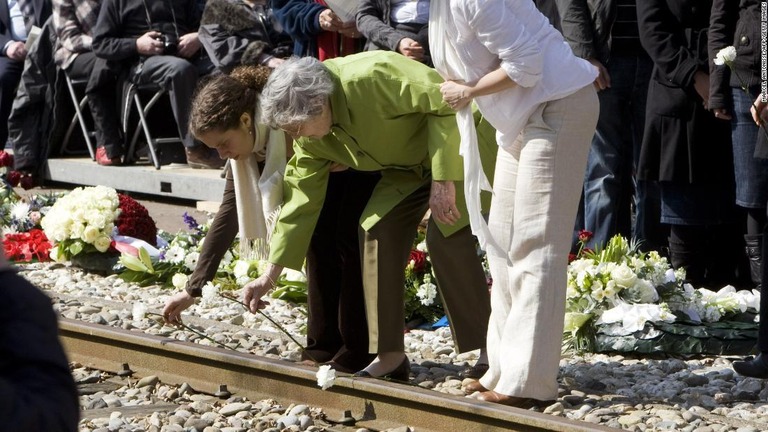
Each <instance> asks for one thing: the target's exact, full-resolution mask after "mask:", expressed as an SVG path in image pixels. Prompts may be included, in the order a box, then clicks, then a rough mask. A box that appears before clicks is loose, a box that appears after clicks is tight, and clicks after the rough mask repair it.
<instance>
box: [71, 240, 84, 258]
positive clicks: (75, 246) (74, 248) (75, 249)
mask: <svg viewBox="0 0 768 432" xmlns="http://www.w3.org/2000/svg"><path fill="white" fill-rule="evenodd" d="M82 251H83V242H81V241H80V240H75V241H74V242H72V244H71V245H69V254H70V255H77V254H79V253H80V252H82Z"/></svg>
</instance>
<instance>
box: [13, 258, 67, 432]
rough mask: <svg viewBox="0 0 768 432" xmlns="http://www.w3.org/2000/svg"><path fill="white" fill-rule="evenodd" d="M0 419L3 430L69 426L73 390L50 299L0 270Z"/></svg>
mask: <svg viewBox="0 0 768 432" xmlns="http://www.w3.org/2000/svg"><path fill="white" fill-rule="evenodd" d="M0 287H2V290H3V301H2V302H0V419H2V421H3V425H2V430H3V431H6V432H29V431H46V432H75V431H76V430H77V423H78V417H79V415H80V411H79V408H78V398H77V390H76V388H75V382H74V380H73V379H72V374H71V373H70V371H69V365H68V362H67V358H66V356H65V355H64V350H63V349H62V346H61V344H60V343H59V337H58V328H57V323H56V315H55V314H54V312H53V308H52V307H51V300H50V299H49V298H48V296H46V295H45V294H43V293H42V292H40V290H38V289H37V288H35V287H34V286H33V285H32V284H30V283H29V282H28V281H27V280H26V279H24V278H22V277H21V276H19V275H17V274H15V273H14V272H13V271H11V270H8V269H3V270H0Z"/></svg>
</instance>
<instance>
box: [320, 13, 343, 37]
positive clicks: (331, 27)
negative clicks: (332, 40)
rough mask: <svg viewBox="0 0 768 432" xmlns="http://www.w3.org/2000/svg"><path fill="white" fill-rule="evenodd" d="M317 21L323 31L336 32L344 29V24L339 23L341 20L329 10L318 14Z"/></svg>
mask: <svg viewBox="0 0 768 432" xmlns="http://www.w3.org/2000/svg"><path fill="white" fill-rule="evenodd" d="M318 21H319V22H320V28H321V29H323V30H325V31H332V32H338V31H339V30H341V29H342V28H343V27H344V22H342V21H341V18H339V16H338V15H336V14H335V13H334V12H333V11H332V10H330V9H325V10H324V11H322V12H320V15H319V16H318Z"/></svg>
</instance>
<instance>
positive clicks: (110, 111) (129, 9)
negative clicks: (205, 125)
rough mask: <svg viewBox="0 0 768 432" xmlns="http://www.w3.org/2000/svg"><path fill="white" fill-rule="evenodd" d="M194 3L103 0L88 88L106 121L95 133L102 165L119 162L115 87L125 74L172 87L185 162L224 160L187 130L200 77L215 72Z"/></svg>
mask: <svg viewBox="0 0 768 432" xmlns="http://www.w3.org/2000/svg"><path fill="white" fill-rule="evenodd" d="M196 5H197V3H196V1H195V0H184V1H174V2H169V1H147V0H120V1H118V0H105V1H103V2H102V5H101V11H100V12H99V18H98V20H97V22H96V27H95V28H94V30H93V51H94V52H95V53H96V57H97V60H96V62H95V64H94V67H93V70H92V72H91V77H90V81H89V83H88V86H87V88H86V94H87V95H88V97H89V98H91V104H90V107H91V114H92V115H93V118H94V121H95V122H96V123H97V124H98V123H102V124H104V125H108V126H107V127H105V128H101V131H100V133H97V136H96V141H97V145H98V147H99V149H98V150H97V155H98V156H97V161H98V162H99V163H100V164H102V165H113V164H118V163H119V162H120V157H121V156H122V155H123V151H124V150H123V148H122V141H121V139H120V134H119V130H118V129H117V128H114V129H113V128H111V126H109V125H116V124H118V118H119V117H118V114H117V109H116V106H115V103H114V101H115V88H116V86H117V83H118V77H120V76H126V75H127V76H128V77H130V79H131V80H132V81H133V82H134V83H137V84H145V83H156V84H159V85H162V86H164V87H165V88H166V89H167V90H168V94H169V96H170V100H171V108H172V109H173V115H174V117H175V119H176V124H177V126H178V131H179V134H180V136H181V137H182V140H183V141H184V147H185V150H186V156H187V163H188V164H189V165H190V166H191V167H192V168H221V167H222V166H223V165H224V161H223V160H221V159H220V158H219V157H218V155H216V153H215V152H213V151H212V150H210V149H209V148H207V147H205V146H204V145H202V144H200V143H196V142H195V141H194V139H193V137H192V135H191V134H190V133H189V130H188V122H189V109H190V104H191V101H192V93H193V92H194V89H195V85H196V84H197V78H198V76H200V75H204V74H206V73H208V72H210V71H211V65H210V62H209V61H206V60H207V57H201V56H200V41H199V39H198V37H197V28H198V27H199V24H200V20H199V14H198V12H197V11H198V8H197V6H196ZM126 72H127V74H126ZM97 132H99V130H97Z"/></svg>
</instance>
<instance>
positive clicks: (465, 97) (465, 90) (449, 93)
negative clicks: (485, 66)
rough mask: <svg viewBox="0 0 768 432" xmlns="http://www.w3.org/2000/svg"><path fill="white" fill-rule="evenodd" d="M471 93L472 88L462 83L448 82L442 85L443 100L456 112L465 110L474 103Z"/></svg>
mask: <svg viewBox="0 0 768 432" xmlns="http://www.w3.org/2000/svg"><path fill="white" fill-rule="evenodd" d="M471 91H472V87H470V86H468V85H466V84H464V83H463V82H460V81H446V82H444V83H442V84H440V93H441V94H442V95H443V100H444V101H445V103H447V104H448V106H449V107H451V108H452V109H453V110H455V111H458V110H460V109H462V108H464V107H465V106H467V104H469V103H470V102H472V97H471V96H470V93H471Z"/></svg>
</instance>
